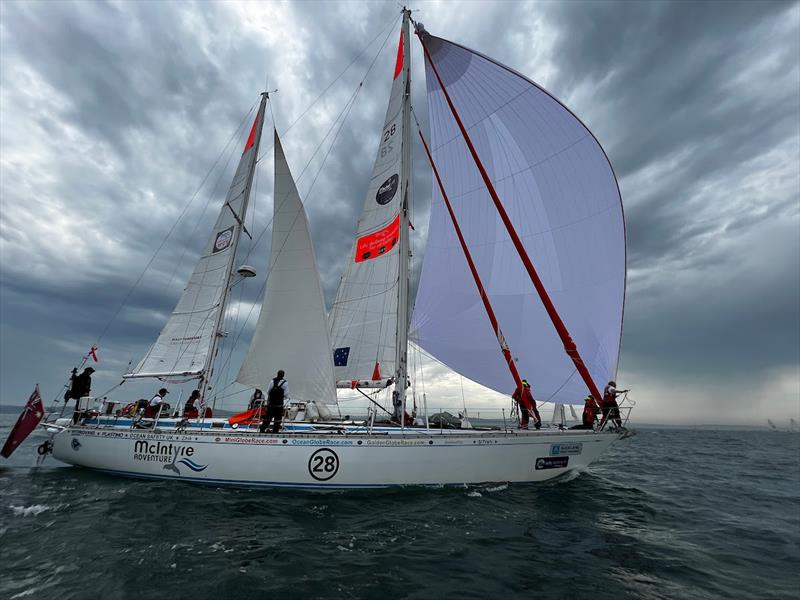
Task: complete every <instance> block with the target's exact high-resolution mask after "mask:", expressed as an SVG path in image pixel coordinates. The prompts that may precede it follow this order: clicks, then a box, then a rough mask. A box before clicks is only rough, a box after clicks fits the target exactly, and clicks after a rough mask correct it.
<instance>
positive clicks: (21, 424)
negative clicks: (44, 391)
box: [0, 384, 44, 458]
mask: <svg viewBox="0 0 800 600" xmlns="http://www.w3.org/2000/svg"><path fill="white" fill-rule="evenodd" d="M43 418H44V405H43V404H42V396H41V395H40V394H39V384H36V389H34V390H33V393H32V394H31V397H30V398H28V403H27V404H26V405H25V409H24V410H23V411H22V414H21V415H20V416H19V419H17V423H16V424H15V425H14V427H13V428H12V429H11V433H9V434H8V438H6V443H5V444H3V449H2V450H0V456H2V457H3V458H8V457H9V456H11V453H12V452H14V450H16V449H17V447H18V446H19V445H20V444H21V443H22V442H24V441H25V438H26V437H28V436H29V435H30V433H31V431H33V430H34V429H36V426H37V425H38V424H39V422H40V421H41V420H42V419H43Z"/></svg>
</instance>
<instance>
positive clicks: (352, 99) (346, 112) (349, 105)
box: [222, 83, 361, 391]
mask: <svg viewBox="0 0 800 600" xmlns="http://www.w3.org/2000/svg"><path fill="white" fill-rule="evenodd" d="M360 89H361V84H360V83H359V86H358V87H357V88H356V90H355V92H354V93H353V95H352V96H351V97H350V100H348V103H347V104H346V105H345V109H343V111H342V113H339V116H338V117H337V118H336V120H334V122H333V124H332V125H331V128H330V129H329V130H328V133H326V134H325V137H324V138H323V139H322V141H321V142H320V145H319V146H318V147H317V150H319V148H321V147H322V145H323V144H324V143H325V140H326V139H327V138H328V136H329V135H330V133H331V132H332V131H333V130H334V128H335V127H336V125H337V123H339V119H340V118H341V119H342V120H341V123H340V124H339V128H338V129H337V130H336V133H335V135H334V137H333V141H332V142H331V145H330V146H329V147H328V151H327V152H326V153H325V156H324V157H323V160H322V164H321V165H320V167H319V170H318V171H317V175H316V176H315V177H314V180H313V181H312V183H311V186H310V187H309V190H308V192H307V194H309V195H310V193H311V190H313V188H314V184H315V183H316V181H317V177H319V173H320V171H322V168H323V167H324V166H325V162H326V161H327V159H328V156H329V155H330V152H331V150H332V149H333V146H334V145H335V144H336V139H337V138H338V137H339V133H340V132H341V130H342V127H343V126H344V123H345V121H346V120H347V117H348V116H349V114H350V109H352V107H353V105H354V104H355V99H356V97H357V96H358V92H359V90H360ZM343 115H344V116H343ZM317 150H315V151H314V154H312V156H311V158H310V159H309V162H308V163H306V166H305V167H304V168H303V171H302V172H301V174H300V177H302V174H303V173H305V171H306V169H307V168H308V166H309V164H310V163H311V160H313V158H314V155H316V153H317ZM300 177H298V178H297V179H299V178H300ZM297 179H295V185H296V183H297ZM308 198H309V196H306V203H307V202H308ZM285 201H286V198H284V199H283V200H281V204H280V205H279V206H278V211H279V210H280V209H281V207H282V206H283V203H284V202H285ZM273 202H274V199H273ZM273 215H274V213H273ZM299 216H300V213H298V214H297V215H295V221H296V220H297V218H298V217H299ZM273 221H274V216H273V218H272V219H270V221H269V222H268V223H267V225H266V226H265V227H264V229H263V230H262V231H261V234H260V235H259V236H258V240H257V241H256V243H255V244H254V247H256V246H258V243H259V241H260V240H261V237H262V236H263V235H264V233H266V232H267V229H269V227H270V225H272V222H273ZM295 221H292V227H293V226H294V223H295ZM288 239H289V238H288V237H287V238H286V239H284V241H283V243H282V244H281V247H280V248H279V249H278V253H280V252H281V251H282V250H283V247H284V246H285V245H286V242H287V241H288ZM248 257H249V254H248V256H246V257H245V260H247V258H248ZM271 272H272V265H270V268H269V269H268V270H267V274H266V277H265V278H264V283H263V284H262V286H261V290H260V291H259V294H258V297H259V298H260V297H261V296H262V295H263V294H264V292H265V290H266V287H267V281H269V276H270V273H271ZM256 304H257V303H253V304H252V305H251V306H250V310H249V311H248V313H247V317H246V318H245V320H244V322H243V323H242V325H241V328H240V329H239V332H238V333H237V335H236V339H235V340H234V341H233V344H232V346H234V347H235V346H236V344H237V342H238V341H239V338H240V337H241V336H242V333H244V330H245V327H246V326H247V323H248V322H249V321H250V317H251V316H252V314H253V310H254V309H255V307H256ZM232 356H233V352H232V351H231V354H230V355H229V356H228V358H227V359H226V361H225V363H224V364H223V366H222V368H223V369H224V368H226V367H227V365H228V363H229V362H230V360H231V357H232ZM235 383H236V382H235V381H232V382H230V383H229V384H228V385H227V386H225V387H224V388H223V389H222V391H225V390H227V389H228V388H230V387H231V386H232V385H233V384H235Z"/></svg>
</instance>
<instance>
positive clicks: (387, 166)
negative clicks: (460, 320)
mask: <svg viewBox="0 0 800 600" xmlns="http://www.w3.org/2000/svg"><path fill="white" fill-rule="evenodd" d="M407 32H408V26H407V16H406V19H405V20H404V29H403V32H402V33H401V35H400V43H399V46H398V49H397V60H396V62H395V68H394V80H393V83H392V90H391V95H390V97H389V107H388V108H387V110H386V118H385V119H384V124H383V130H382V133H381V139H380V144H379V146H378V155H377V157H376V158H375V165H374V167H373V169H372V177H371V178H370V183H369V188H368V190H367V197H366V200H365V201H364V209H363V211H362V213H361V217H360V218H359V220H358V227H357V231H356V239H355V243H354V245H353V249H352V252H351V254H350V256H349V257H348V262H347V266H346V267H345V270H344V274H343V275H342V279H341V281H340V283H339V290H338V292H337V294H336V299H335V301H334V303H333V306H332V307H331V312H330V316H329V323H330V330H331V342H332V344H333V360H334V375H335V378H336V380H337V381H354V380H357V381H373V382H376V385H377V384H378V383H377V382H378V381H384V382H385V381H386V380H388V379H389V378H391V377H394V376H395V372H396V370H397V369H398V368H399V367H400V365H398V364H397V356H398V355H401V356H404V355H405V354H404V352H405V349H404V348H401V349H398V345H399V342H398V340H402V345H405V337H406V335H405V333H406V331H405V330H401V331H400V335H399V336H398V327H400V328H401V329H402V328H403V327H404V325H403V324H404V323H406V325H405V327H407V320H408V316H407V310H406V311H405V314H404V315H403V317H402V318H401V319H400V322H399V323H398V312H403V306H404V305H405V304H406V300H407V298H406V296H407V292H406V293H405V296H403V298H401V295H403V292H404V290H402V289H400V288H401V287H402V286H404V282H405V281H406V279H407V275H406V276H405V278H404V277H403V276H404V272H406V271H405V269H404V266H403V265H401V264H400V263H401V261H403V260H405V261H408V257H407V252H406V256H403V253H402V252H401V249H402V247H404V246H405V247H406V248H407V240H406V239H405V237H406V236H407V235H408V231H407V229H406V227H405V224H406V223H407V222H408V215H407V214H406V213H404V212H403V206H404V201H405V199H406V194H407V189H408V184H407V182H408V162H409V159H408V155H409V153H408V144H407V143H404V141H405V140H406V139H407V135H406V134H407V131H406V129H407V123H406V121H407V119H408V108H407V105H408V97H407V91H408V83H409V48H408V41H407V37H408V33H407ZM401 279H403V281H401ZM398 300H402V302H400V303H399V302H398ZM399 304H400V306H398V305H399ZM401 360H402V359H401Z"/></svg>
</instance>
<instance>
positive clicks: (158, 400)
mask: <svg viewBox="0 0 800 600" xmlns="http://www.w3.org/2000/svg"><path fill="white" fill-rule="evenodd" d="M167 394H169V392H168V391H167V388H161V389H160V390H158V393H157V394H156V395H155V396H153V397H152V398H151V399H150V404H149V405H148V406H147V409H146V410H145V415H144V416H145V417H151V418H153V419H155V418H157V417H158V416H159V414H161V405H162V404H163V403H164V396H166V395H167Z"/></svg>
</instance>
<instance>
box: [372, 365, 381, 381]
mask: <svg viewBox="0 0 800 600" xmlns="http://www.w3.org/2000/svg"><path fill="white" fill-rule="evenodd" d="M380 378H381V364H380V363H378V362H376V363H375V368H374V369H373V370H372V380H373V381H378V380H379V379H380Z"/></svg>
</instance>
